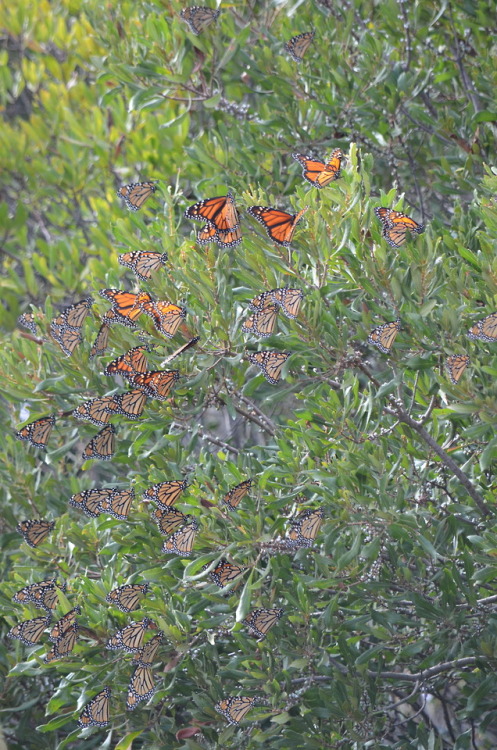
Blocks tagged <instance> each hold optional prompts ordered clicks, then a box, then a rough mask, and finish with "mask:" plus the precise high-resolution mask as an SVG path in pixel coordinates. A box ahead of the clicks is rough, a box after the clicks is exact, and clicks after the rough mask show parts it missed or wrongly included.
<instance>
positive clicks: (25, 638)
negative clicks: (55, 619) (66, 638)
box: [7, 617, 50, 646]
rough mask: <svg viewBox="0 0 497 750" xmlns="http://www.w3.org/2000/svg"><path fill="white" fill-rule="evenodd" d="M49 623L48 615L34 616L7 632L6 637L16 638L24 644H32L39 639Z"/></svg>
mask: <svg viewBox="0 0 497 750" xmlns="http://www.w3.org/2000/svg"><path fill="white" fill-rule="evenodd" d="M49 623H50V617H35V618H34V619H33V620H24V622H20V623H19V624H18V625H16V626H15V627H13V628H12V629H11V630H9V632H8V633H7V638H17V639H18V640H20V641H21V643H24V645H25V646H34V645H35V644H36V643H38V641H39V640H40V638H41V636H42V635H43V633H44V632H45V630H46V628H47V627H48V625H49Z"/></svg>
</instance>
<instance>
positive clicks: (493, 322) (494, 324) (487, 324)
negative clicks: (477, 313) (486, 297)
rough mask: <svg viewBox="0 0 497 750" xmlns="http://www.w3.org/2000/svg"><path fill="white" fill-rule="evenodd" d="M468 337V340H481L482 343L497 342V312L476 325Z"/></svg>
mask: <svg viewBox="0 0 497 750" xmlns="http://www.w3.org/2000/svg"><path fill="white" fill-rule="evenodd" d="M466 336H467V337H468V339H473V340H476V339H479V340H480V341H490V342H492V341H497V312H495V313H490V315H487V317H486V318H482V319H481V320H479V321H478V322H477V323H475V324H474V325H473V326H471V328H470V329H469V331H468V332H467V334H466Z"/></svg>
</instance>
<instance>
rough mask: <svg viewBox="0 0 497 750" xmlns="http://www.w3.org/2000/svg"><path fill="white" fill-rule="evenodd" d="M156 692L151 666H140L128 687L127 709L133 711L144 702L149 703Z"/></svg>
mask: <svg viewBox="0 0 497 750" xmlns="http://www.w3.org/2000/svg"><path fill="white" fill-rule="evenodd" d="M154 690H155V684H154V675H153V673H152V670H151V669H150V667H149V666H143V665H141V664H140V665H138V666H137V667H136V669H135V671H134V672H133V676H132V677H131V681H130V683H129V686H128V697H127V700H126V708H127V709H128V711H133V710H134V709H135V708H136V707H137V706H138V704H139V703H141V702H142V701H148V700H149V698H151V697H152V695H153V694H154Z"/></svg>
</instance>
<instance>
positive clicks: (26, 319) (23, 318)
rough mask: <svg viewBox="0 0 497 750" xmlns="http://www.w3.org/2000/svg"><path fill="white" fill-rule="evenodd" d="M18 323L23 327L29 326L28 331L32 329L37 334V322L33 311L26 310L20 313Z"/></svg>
mask: <svg viewBox="0 0 497 750" xmlns="http://www.w3.org/2000/svg"><path fill="white" fill-rule="evenodd" d="M17 323H18V324H19V325H20V326H22V327H23V328H27V329H28V331H31V333H32V334H34V335H35V336H36V334H37V332H38V329H37V327H36V323H35V316H34V315H33V313H32V312H25V313H23V314H22V315H19V317H18V318H17Z"/></svg>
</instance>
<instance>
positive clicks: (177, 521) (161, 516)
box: [152, 507, 189, 536]
mask: <svg viewBox="0 0 497 750" xmlns="http://www.w3.org/2000/svg"><path fill="white" fill-rule="evenodd" d="M188 518H189V516H186V515H185V514H184V513H181V511H179V510H176V508H172V507H166V508H156V509H155V510H154V512H153V513H152V520H153V521H155V523H156V524H157V527H158V529H159V531H160V533H161V534H162V535H163V536H168V535H169V534H172V533H173V532H175V531H177V530H178V529H180V528H181V527H182V526H184V525H185V524H186V523H187V521H188Z"/></svg>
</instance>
